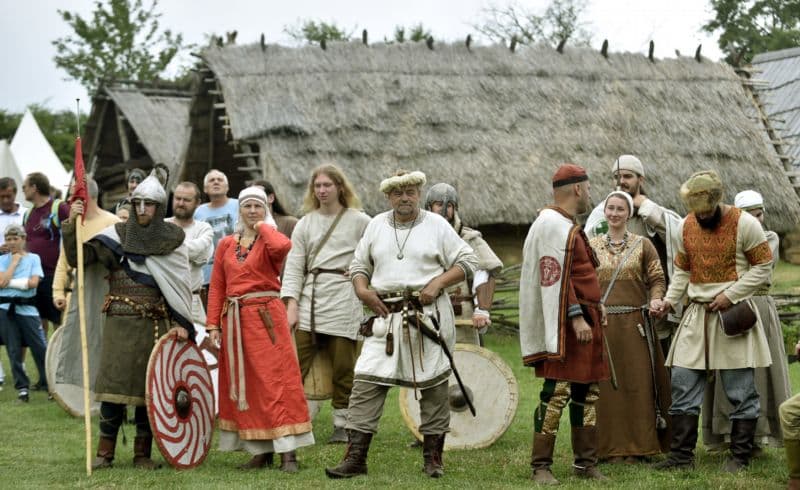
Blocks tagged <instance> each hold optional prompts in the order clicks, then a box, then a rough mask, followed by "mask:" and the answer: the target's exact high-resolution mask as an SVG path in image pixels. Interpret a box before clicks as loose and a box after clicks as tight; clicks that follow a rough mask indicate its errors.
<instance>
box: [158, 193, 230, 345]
mask: <svg viewBox="0 0 800 490" xmlns="http://www.w3.org/2000/svg"><path fill="white" fill-rule="evenodd" d="M198 206H200V188H199V187H197V184H195V183H194V182H181V183H180V184H178V185H177V187H175V192H174V193H173V194H172V214H173V216H172V217H171V218H167V219H166V220H164V221H166V222H168V223H175V224H176V225H178V226H180V227H181V229H183V233H184V234H185V235H186V238H184V240H183V244H184V245H186V252H187V253H188V255H189V268H190V269H191V276H190V278H189V287H190V288H191V290H192V321H193V322H194V326H195V330H196V331H197V335H196V337H195V341H196V342H197V343H198V344H203V343H204V340H205V339H206V338H207V337H208V335H207V334H206V329H205V326H206V311H205V308H204V307H203V302H202V301H201V299H200V290H201V289H202V288H203V266H204V265H206V263H208V261H209V259H210V258H211V256H212V255H213V254H214V244H213V243H212V242H213V240H214V230H212V229H211V225H209V224H208V223H206V222H205V221H199V220H196V219H194V212H195V210H196V209H197V207H198ZM204 347H205V348H206V349H209V348H210V349H211V350H212V352H216V350H217V349H216V346H212V345H210V342H205V345H204Z"/></svg>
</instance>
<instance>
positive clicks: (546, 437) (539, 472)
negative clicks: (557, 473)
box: [531, 432, 559, 485]
mask: <svg viewBox="0 0 800 490" xmlns="http://www.w3.org/2000/svg"><path fill="white" fill-rule="evenodd" d="M555 446H556V436H555V435H550V434H543V433H541V432H534V433H533V449H532V451H531V480H533V481H534V482H536V483H538V484H539V485H558V483H559V481H558V480H556V478H555V477H554V476H553V473H552V472H551V471H550V466H551V465H552V464H553V449H554V448H555Z"/></svg>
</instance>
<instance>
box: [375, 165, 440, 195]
mask: <svg viewBox="0 0 800 490" xmlns="http://www.w3.org/2000/svg"><path fill="white" fill-rule="evenodd" d="M427 181H428V179H426V178H425V174H424V173H422V172H420V171H419V170H415V171H413V172H408V173H404V174H401V175H393V176H391V177H389V178H388V179H383V180H382V181H381V192H383V193H384V194H388V193H389V192H391V191H392V190H393V189H398V188H403V187H408V186H417V187H422V186H423V185H425V182H427Z"/></svg>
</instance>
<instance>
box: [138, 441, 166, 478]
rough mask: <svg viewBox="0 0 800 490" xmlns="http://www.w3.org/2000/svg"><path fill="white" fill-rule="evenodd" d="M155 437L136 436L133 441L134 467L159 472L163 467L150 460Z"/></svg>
mask: <svg viewBox="0 0 800 490" xmlns="http://www.w3.org/2000/svg"><path fill="white" fill-rule="evenodd" d="M152 447H153V436H136V437H135V438H134V439H133V466H134V467H135V468H142V469H144V470H157V469H159V468H161V465H160V464H158V463H156V462H155V461H153V460H152V459H150V451H151V449H152Z"/></svg>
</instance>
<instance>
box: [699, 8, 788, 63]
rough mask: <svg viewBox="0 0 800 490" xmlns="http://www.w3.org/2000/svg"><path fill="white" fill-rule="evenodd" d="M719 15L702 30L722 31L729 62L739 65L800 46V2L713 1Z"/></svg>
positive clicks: (721, 44) (721, 40) (720, 44)
mask: <svg viewBox="0 0 800 490" xmlns="http://www.w3.org/2000/svg"><path fill="white" fill-rule="evenodd" d="M711 8H712V9H714V13H715V16H714V18H713V19H711V20H709V21H708V22H706V24H705V25H703V27H702V29H703V30H704V31H706V32H710V33H712V34H713V33H715V32H717V31H721V34H720V36H719V41H718V43H719V47H720V49H721V50H722V51H723V52H724V53H725V54H726V58H725V60H726V61H727V62H728V63H730V64H732V65H734V66H738V65H740V64H743V63H749V62H750V61H751V60H752V59H753V56H754V55H756V54H758V53H764V52H767V51H775V50H778V49H784V48H792V47H795V46H798V45H800V2H798V1H797V0H790V1H787V0H745V1H743V0H711Z"/></svg>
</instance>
